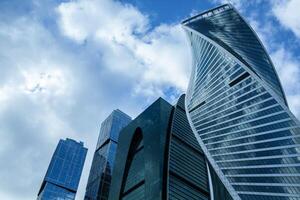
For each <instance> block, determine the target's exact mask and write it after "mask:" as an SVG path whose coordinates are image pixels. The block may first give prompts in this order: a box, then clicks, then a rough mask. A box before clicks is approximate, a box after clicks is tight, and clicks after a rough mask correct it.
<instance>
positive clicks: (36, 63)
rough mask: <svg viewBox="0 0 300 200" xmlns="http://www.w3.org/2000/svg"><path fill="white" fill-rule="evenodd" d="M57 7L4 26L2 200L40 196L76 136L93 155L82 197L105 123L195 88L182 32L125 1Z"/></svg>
mask: <svg viewBox="0 0 300 200" xmlns="http://www.w3.org/2000/svg"><path fill="white" fill-rule="evenodd" d="M50 2H51V1H49V2H48V1H47V3H45V4H43V5H44V6H42V5H41V4H40V3H39V2H38V1H33V3H32V2H31V3H30V6H28V5H27V6H26V9H28V11H27V12H25V11H22V12H18V13H14V11H13V6H11V7H9V8H10V9H11V10H6V11H5V14H6V15H7V16H10V17H3V18H2V19H3V20H2V21H1V22H0V52H1V53H0V58H1V59H0V64H1V68H0V74H1V79H0V136H1V137H2V138H5V141H3V142H2V144H1V147H0V160H1V165H2V168H1V169H2V170H1V171H0V199H14V200H18V199H22V200H24V199H25V200H26V199H34V198H36V195H37V192H38V189H39V187H40V184H41V181H42V178H43V176H44V174H45V173H46V169H47V167H48V164H49V161H50V158H51V155H52V153H53V151H54V148H55V146H56V145H57V142H58V140H59V139H60V138H66V137H70V138H73V139H76V140H82V141H84V143H85V145H86V146H87V147H88V148H89V152H88V156H87V159H86V163H85V167H84V171H83V175H82V179H81V182H80V188H79V192H78V196H77V198H78V199H82V198H83V195H84V192H85V186H86V182H87V178H88V173H89V169H90V164H91V160H92V155H93V151H94V148H95V146H96V144H95V141H96V140H95V138H97V137H98V131H99V128H100V123H101V121H103V120H104V118H105V117H106V116H108V114H109V113H110V112H111V111H112V110H113V109H116V108H120V109H121V110H123V111H124V112H126V113H128V114H129V115H131V116H132V117H134V116H136V115H137V114H138V113H139V112H141V111H142V110H143V109H144V108H145V107H146V106H148V105H149V103H151V102H152V101H153V100H154V99H156V98H158V97H159V96H163V97H165V98H167V99H168V100H170V101H175V100H176V98H177V97H178V95H179V94H180V93H181V92H182V91H184V90H185V87H186V84H187V80H188V76H189V67H190V65H189V49H188V47H187V43H186V38H185V35H184V33H183V31H182V30H181V27H180V26H179V25H177V24H164V25H160V26H157V27H152V26H151V22H150V20H149V19H148V16H147V15H146V14H143V13H141V12H140V11H139V10H138V9H137V8H135V7H133V6H131V5H129V4H124V3H120V2H118V1H109V0H98V1H96V0H90V1H83V0H79V1H70V2H64V3H57V4H56V3H50ZM15 3H16V2H15ZM45 6H46V8H45ZM3 8H4V7H2V6H1V8H0V10H1V9H3ZM5 8H6V7H5ZM20 9H21V8H20ZM20 13H21V14H20ZM0 15H1V14H0ZM12 158H13V159H12ZM12 172H13V173H12ZM20 177H22V179H21V180H20ZM16 190H17V191H18V193H16V192H15V191H16Z"/></svg>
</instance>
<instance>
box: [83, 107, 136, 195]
mask: <svg viewBox="0 0 300 200" xmlns="http://www.w3.org/2000/svg"><path fill="white" fill-rule="evenodd" d="M130 121H131V118H130V117H129V116H128V115H126V114H125V113H123V112H122V111H120V110H118V109H117V110H114V111H113V112H112V113H111V114H110V115H109V116H108V117H107V118H106V119H105V120H104V121H103V122H102V124H101V129H100V133H99V138H98V143H97V147H96V151H95V153H94V158H93V162H92V166H91V170H90V174H89V179H88V183H87V187H86V193H85V200H106V199H108V195H109V190H110V183H111V174H112V168H113V166H114V160H115V154H116V149H117V144H118V138H119V133H120V131H121V129H122V128H123V127H124V126H126V125H127V124H128V123H129V122H130Z"/></svg>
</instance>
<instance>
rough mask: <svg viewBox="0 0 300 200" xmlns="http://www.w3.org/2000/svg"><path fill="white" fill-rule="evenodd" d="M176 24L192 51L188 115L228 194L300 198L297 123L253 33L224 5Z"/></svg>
mask: <svg viewBox="0 0 300 200" xmlns="http://www.w3.org/2000/svg"><path fill="white" fill-rule="evenodd" d="M182 26H183V28H184V29H185V31H186V33H187V35H188V38H189V40H190V46H191V49H192V56H193V64H192V65H193V67H192V75H191V78H190V83H189V88H188V91H187V96H186V110H187V116H188V119H189V122H190V125H191V127H192V130H193V132H194V134H195V136H196V138H197V140H198V143H199V144H200V146H201V148H202V150H203V151H204V154H205V155H206V157H207V159H208V161H209V163H210V164H211V166H212V169H213V170H214V172H216V174H217V175H218V177H219V178H220V179H221V181H222V183H223V184H224V185H225V187H226V188H227V190H228V192H229V193H230V195H231V197H232V198H233V199H247V200H248V199H249V200H251V199H255V200H292V199H293V200H294V199H300V154H299V152H300V137H299V136H300V123H299V121H298V119H296V118H295V116H294V115H293V114H292V113H291V112H290V110H289V108H288V105H287V101H286V98H285V94H284V92H283V90H282V87H281V84H280V81H279V79H278V76H277V74H276V71H275V69H274V66H273V64H272V61H271V60H270V58H269V56H268V54H267V52H266V50H265V48H264V47H263V45H262V43H261V42H260V40H259V38H258V37H257V35H256V33H255V32H254V31H253V30H252V29H251V27H250V26H249V24H248V23H247V22H246V21H245V20H244V19H243V18H242V17H241V16H240V14H239V13H238V12H237V11H236V9H235V8H234V7H233V6H231V5H229V4H226V5H223V6H220V7H217V8H214V9H212V10H209V11H206V12H204V13H202V14H199V15H196V16H194V17H191V18H189V19H187V20H185V21H183V22H182ZM213 189H214V188H213Z"/></svg>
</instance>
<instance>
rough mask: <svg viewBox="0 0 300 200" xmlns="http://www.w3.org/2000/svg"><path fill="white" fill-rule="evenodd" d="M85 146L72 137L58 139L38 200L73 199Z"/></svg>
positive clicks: (84, 155)
mask: <svg viewBox="0 0 300 200" xmlns="http://www.w3.org/2000/svg"><path fill="white" fill-rule="evenodd" d="M86 153H87V148H85V147H84V146H83V143H82V142H76V141H74V140H72V139H68V138H67V139H66V140H60V141H59V143H58V145H57V147H56V150H55V152H54V154H53V157H52V159H51V162H50V165H49V167H48V170H47V173H46V176H45V178H44V180H43V183H42V186H41V188H40V191H39V193H38V198H37V199H38V200H74V199H75V196H76V192H77V188H78V184H79V181H80V176H81V172H82V169H83V165H84V161H85V157H86Z"/></svg>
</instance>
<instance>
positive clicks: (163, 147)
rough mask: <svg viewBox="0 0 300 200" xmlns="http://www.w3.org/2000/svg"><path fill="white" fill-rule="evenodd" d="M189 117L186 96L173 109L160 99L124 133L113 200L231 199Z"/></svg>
mask: <svg viewBox="0 0 300 200" xmlns="http://www.w3.org/2000/svg"><path fill="white" fill-rule="evenodd" d="M185 113H186V112H185V106H184V95H182V96H181V97H180V98H179V100H178V102H177V104H176V105H175V106H172V105H170V104H169V103H168V102H166V101H165V100H163V99H161V98H160V99H158V100H157V101H155V102H154V103H153V104H152V105H150V106H149V107H148V108H147V109H146V110H145V111H143V112H142V113H141V114H140V115H139V116H138V117H136V118H135V119H134V120H133V121H132V122H131V123H129V125H128V126H126V127H125V128H124V129H123V130H122V132H121V134H120V138H119V145H118V149H117V154H116V162H115V166H114V168H113V176H112V185H111V192H110V194H109V199H111V200H117V199H119V200H121V199H124V200H133V199H134V200H144V199H147V200H160V199H161V200H166V199H169V200H178V199H188V200H209V199H212V198H211V196H214V197H215V199H222V200H225V199H226V200H232V199H231V197H230V194H229V193H228V192H227V190H226V189H225V187H224V185H223V183H222V182H221V181H220V180H219V178H218V177H217V175H215V173H211V175H210V171H211V170H210V169H211V167H210V166H209V165H208V163H207V161H206V158H205V155H204V153H203V151H202V150H201V148H200V146H199V144H198V142H197V140H196V138H195V136H194V134H193V132H192V130H191V128H190V126H189V123H188V120H187V117H186V114H185ZM209 180H210V181H209ZM209 182H210V183H209ZM211 188H215V189H214V190H213V193H211V191H212V190H211Z"/></svg>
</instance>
